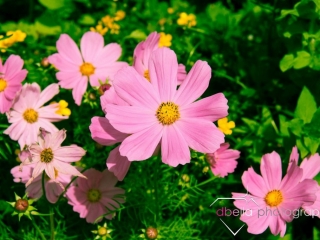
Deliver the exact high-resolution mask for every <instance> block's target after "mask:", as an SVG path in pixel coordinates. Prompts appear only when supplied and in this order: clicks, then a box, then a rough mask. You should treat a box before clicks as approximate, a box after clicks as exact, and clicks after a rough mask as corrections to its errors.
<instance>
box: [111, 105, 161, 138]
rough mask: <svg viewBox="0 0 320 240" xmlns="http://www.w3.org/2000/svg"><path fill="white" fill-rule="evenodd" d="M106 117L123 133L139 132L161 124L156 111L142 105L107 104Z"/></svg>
mask: <svg viewBox="0 0 320 240" xmlns="http://www.w3.org/2000/svg"><path fill="white" fill-rule="evenodd" d="M106 112H107V115H106V118H107V119H108V120H109V121H110V123H111V125H112V126H113V127H114V128H115V129H117V130H119V131H120V132H123V133H130V134H131V133H137V132H140V131H142V130H144V129H146V128H149V127H151V126H152V125H155V124H160V123H159V121H158V119H157V117H156V112H155V111H153V110H150V109H148V108H145V107H140V106H118V105H113V104H107V105H106Z"/></svg>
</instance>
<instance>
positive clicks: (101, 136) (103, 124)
mask: <svg viewBox="0 0 320 240" xmlns="http://www.w3.org/2000/svg"><path fill="white" fill-rule="evenodd" d="M89 129H90V132H91V137H92V139H93V140H95V141H96V142H97V143H99V144H101V145H104V146H112V145H114V144H116V143H119V142H122V141H123V140H124V139H125V138H126V137H127V136H128V135H127V134H124V133H122V132H119V131H118V130H116V129H115V128H114V127H112V125H111V124H110V123H109V120H108V119H106V118H104V117H93V118H92V119H91V124H90V127H89ZM130 164H131V162H130V161H129V160H128V159H127V158H126V157H123V156H121V155H120V152H119V146H118V147H116V148H115V149H113V150H112V151H111V152H110V153H109V156H108V158H107V167H108V169H109V171H110V172H113V173H114V175H115V176H116V177H117V178H118V180H119V181H122V180H123V179H124V177H125V176H126V174H127V172H128V170H129V167H130Z"/></svg>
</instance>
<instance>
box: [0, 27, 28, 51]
mask: <svg viewBox="0 0 320 240" xmlns="http://www.w3.org/2000/svg"><path fill="white" fill-rule="evenodd" d="M6 36H10V37H8V38H5V39H3V40H1V39H2V38H4V36H3V35H0V49H1V52H5V51H6V49H7V48H9V47H11V46H12V45H13V44H14V43H16V42H23V41H24V39H25V38H26V36H27V34H26V33H24V32H22V31H21V30H16V31H8V32H7V33H6Z"/></svg>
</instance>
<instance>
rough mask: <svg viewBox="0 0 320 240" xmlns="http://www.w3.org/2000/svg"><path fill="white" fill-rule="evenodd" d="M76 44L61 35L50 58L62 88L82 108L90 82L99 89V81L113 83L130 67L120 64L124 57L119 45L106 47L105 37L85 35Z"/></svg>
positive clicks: (112, 44) (96, 34)
mask: <svg viewBox="0 0 320 240" xmlns="http://www.w3.org/2000/svg"><path fill="white" fill-rule="evenodd" d="M80 49H81V52H80V51H79V48H78V47H77V44H76V43H75V42H74V41H73V40H72V39H71V38H70V37H69V36H68V35H67V34H61V36H60V38H59V40H58V41H57V50H58V53H55V54H53V55H51V56H49V57H48V60H49V62H50V63H51V64H53V65H54V66H55V68H57V69H58V70H59V72H57V74H56V77H57V79H58V80H59V81H60V83H59V84H60V86H61V87H63V88H66V89H72V95H73V99H74V100H75V102H76V104H78V105H80V104H81V99H82V96H83V94H84V93H85V91H86V89H87V85H88V80H90V84H91V86H97V87H98V86H100V83H99V80H101V81H102V82H105V80H107V79H108V80H111V81H112V80H113V76H114V75H115V74H116V73H117V71H118V70H119V69H121V68H123V67H125V66H127V65H128V64H127V63H125V62H117V60H118V58H119V57H120V55H121V51H122V50H121V47H120V45H119V44H117V43H110V44H108V45H106V46H104V39H103V37H102V36H101V35H100V34H99V33H96V32H87V33H85V34H84V35H83V36H82V38H81V42H80Z"/></svg>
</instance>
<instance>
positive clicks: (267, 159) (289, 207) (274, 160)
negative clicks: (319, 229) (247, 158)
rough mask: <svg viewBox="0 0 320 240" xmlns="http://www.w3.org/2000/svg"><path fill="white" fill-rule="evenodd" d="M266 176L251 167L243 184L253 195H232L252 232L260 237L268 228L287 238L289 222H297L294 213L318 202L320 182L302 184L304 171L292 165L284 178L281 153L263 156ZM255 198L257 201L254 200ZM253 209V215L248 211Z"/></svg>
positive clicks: (244, 177) (243, 176) (244, 175)
mask: <svg viewBox="0 0 320 240" xmlns="http://www.w3.org/2000/svg"><path fill="white" fill-rule="evenodd" d="M260 171H261V174H262V176H260V175H258V174H257V173H255V171H254V170H253V168H252V167H251V168H249V169H248V171H245V172H244V173H243V175H242V183H243V185H244V187H245V188H246V189H247V191H248V192H249V193H250V194H246V195H245V194H243V193H232V197H233V198H245V199H246V200H242V199H238V200H235V201H234V205H235V206H236V207H237V208H240V209H242V210H245V212H246V213H244V214H242V215H241V217H240V220H241V221H243V222H245V223H246V224H247V225H248V232H249V233H252V234H260V233H262V232H264V231H265V230H266V229H267V228H268V227H269V228H270V230H271V233H272V234H274V235H278V234H279V233H280V236H281V237H283V236H284V234H285V232H286V222H291V221H292V220H293V217H294V216H293V214H294V213H295V211H298V210H299V208H300V207H301V206H302V205H303V204H306V205H307V204H309V205H310V204H313V202H314V201H315V200H316V196H315V192H316V191H317V188H318V186H317V183H316V182H315V181H313V180H310V179H305V180H303V181H301V178H302V176H303V170H302V169H300V168H299V167H297V166H296V165H295V164H292V165H291V166H290V167H289V169H288V171H287V174H286V175H285V176H284V178H283V179H281V176H282V166H281V159H280V156H279V154H278V153H276V152H272V153H270V154H265V155H263V157H262V160H261V165H260ZM252 199H253V200H252ZM248 209H251V214H248V213H247V211H246V210H248Z"/></svg>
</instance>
